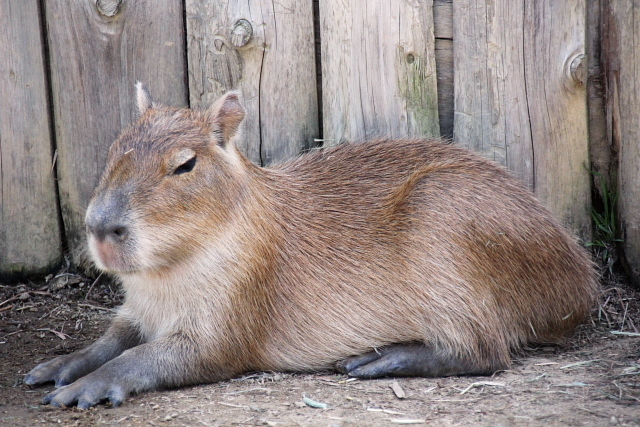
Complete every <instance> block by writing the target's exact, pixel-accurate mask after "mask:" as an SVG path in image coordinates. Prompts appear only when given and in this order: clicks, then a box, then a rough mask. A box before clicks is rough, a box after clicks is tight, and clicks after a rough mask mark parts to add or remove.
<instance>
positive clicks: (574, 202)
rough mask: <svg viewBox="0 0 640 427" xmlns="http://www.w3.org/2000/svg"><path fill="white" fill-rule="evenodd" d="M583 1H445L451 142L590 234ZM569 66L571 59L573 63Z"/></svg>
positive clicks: (581, 233) (580, 232)
mask: <svg viewBox="0 0 640 427" xmlns="http://www.w3.org/2000/svg"><path fill="white" fill-rule="evenodd" d="M585 26H586V9H585V2H584V0H570V1H564V2H553V1H538V2H524V1H523V0H517V1H511V0H499V1H496V2H485V1H482V0H460V1H457V2H454V44H455V46H454V70H455V79H454V80H455V83H454V88H455V89H454V90H455V118H454V140H455V141H457V142H459V143H461V144H463V145H467V146H469V147H471V148H472V149H474V150H477V151H480V152H482V153H484V154H485V155H486V156H487V157H490V158H492V159H494V160H496V161H498V162H500V163H502V164H505V165H506V166H507V167H508V168H509V169H510V170H511V171H512V172H513V173H514V174H515V175H516V176H517V177H519V178H520V179H521V180H522V182H524V183H525V184H526V185H528V186H530V187H531V188H533V189H534V190H535V191H536V193H537V194H538V195H539V196H540V198H541V199H542V200H543V202H544V203H545V204H546V205H547V206H548V207H549V208H550V209H551V210H552V211H553V212H554V213H555V214H556V216H557V217H558V218H559V219H560V220H561V221H563V222H564V223H565V224H567V225H568V226H570V227H571V228H572V229H573V231H575V232H576V233H577V234H578V235H579V236H580V237H581V238H583V239H588V238H589V237H590V229H591V227H590V224H591V221H590V215H589V207H590V186H589V176H588V172H587V170H586V167H585V166H588V161H589V157H588V139H587V126H588V125H587V110H586V108H587V107H586V91H585V85H584V81H578V80H579V78H578V77H575V78H574V77H573V76H572V74H571V72H570V68H571V65H572V64H574V65H576V64H579V58H580V55H581V54H583V53H584V49H585V46H584V42H585ZM574 61H575V62H574Z"/></svg>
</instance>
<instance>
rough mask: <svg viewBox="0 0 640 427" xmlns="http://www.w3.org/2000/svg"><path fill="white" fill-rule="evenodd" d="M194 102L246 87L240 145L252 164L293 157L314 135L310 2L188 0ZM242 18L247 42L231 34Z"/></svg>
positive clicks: (202, 105)
mask: <svg viewBox="0 0 640 427" xmlns="http://www.w3.org/2000/svg"><path fill="white" fill-rule="evenodd" d="M186 8H187V45H188V60H189V87H190V98H191V106H192V107H196V108H206V107H208V106H209V105H210V104H211V103H213V101H215V100H216V99H217V98H218V97H219V96H221V95H222V94H223V93H224V92H226V91H228V90H231V89H238V90H240V92H242V94H243V98H244V99H243V104H244V106H245V108H246V110H247V116H246V119H245V121H244V123H243V131H244V132H243V133H244V137H243V138H242V139H241V140H240V142H239V144H238V146H239V148H240V149H241V151H243V152H244V153H245V154H246V155H247V156H248V157H249V159H251V160H252V161H253V162H254V163H256V164H263V165H265V164H269V163H271V162H274V161H278V160H281V159H285V158H288V157H292V156H294V155H297V154H299V153H300V152H301V151H303V150H306V149H308V148H310V147H312V146H314V138H317V137H318V133H319V131H318V128H319V123H318V102H317V91H316V67H315V48H314V37H313V4H312V2H299V1H296V0H279V1H275V0H245V1H239V2H229V3H228V2H226V1H222V0H216V1H209V0H187V1H186ZM239 20H245V21H246V22H248V23H249V24H250V25H251V28H252V35H251V38H250V39H249V40H248V42H247V44H245V45H242V46H237V45H236V44H234V41H233V34H234V31H237V25H236V23H237V22H238V21H239Z"/></svg>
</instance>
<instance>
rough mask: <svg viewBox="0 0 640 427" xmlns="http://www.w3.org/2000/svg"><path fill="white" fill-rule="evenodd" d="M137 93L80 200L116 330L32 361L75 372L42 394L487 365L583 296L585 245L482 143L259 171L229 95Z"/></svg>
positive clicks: (547, 334) (455, 371) (418, 145)
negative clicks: (113, 287) (475, 147)
mask: <svg viewBox="0 0 640 427" xmlns="http://www.w3.org/2000/svg"><path fill="white" fill-rule="evenodd" d="M138 104H139V106H140V110H141V112H142V117H141V118H140V120H139V121H138V122H137V123H136V124H135V125H133V126H132V127H131V128H129V129H128V130H126V131H125V132H124V133H123V134H122V135H121V136H120V138H119V139H118V140H117V141H116V142H115V143H114V146H113V147H112V148H111V151H110V156H109V163H108V165H107V168H106V170H105V173H104V176H103V178H102V181H101V183H100V185H99V186H98V189H97V190H96V194H95V196H94V199H93V200H92V202H91V204H90V206H89V209H88V212H87V228H88V232H89V245H90V248H91V253H92V255H93V257H94V259H95V261H96V264H97V266H98V267H99V268H101V269H103V270H105V271H108V272H111V273H114V274H116V275H118V276H119V277H120V278H121V281H122V283H123V286H124V289H125V291H126V300H125V303H124V305H123V307H122V308H121V310H120V312H119V314H118V315H117V317H116V319H115V320H114V323H113V326H112V327H111V328H110V330H109V331H108V332H107V334H106V335H105V337H103V338H102V339H101V340H99V341H98V342H96V343H95V344H93V345H92V346H90V347H88V348H87V349H85V350H83V351H81V352H79V353H76V354H73V355H69V356H63V357H62V358H59V359H56V360H54V361H52V362H49V363H47V364H43V365H41V366H39V367H37V368H36V369H34V370H33V371H32V372H31V373H30V374H29V375H28V376H27V378H26V382H28V383H31V384H36V383H41V382H45V381H56V383H57V384H58V385H65V384H69V383H72V384H71V385H69V386H67V387H63V388H60V389H58V390H57V391H56V392H54V393H53V394H52V395H50V396H49V397H48V398H47V399H46V401H47V402H51V403H54V404H57V405H71V404H75V403H77V404H78V405H79V406H81V407H88V406H91V405H94V404H96V403H98V402H99V401H101V400H104V399H110V400H111V401H112V402H114V403H116V404H117V403H120V402H121V401H122V399H123V398H124V397H125V396H126V395H127V394H128V393H131V392H136V391H142V390H146V389H152V388H159V387H173V386H180V385H185V384H193V383H202V382H212V381H217V380H222V379H228V378H231V377H233V376H236V375H239V374H241V373H243V372H247V371H260V370H286V371H292V370H293V371H313V370H319V369H327V368H333V367H336V363H337V368H338V369H339V370H341V371H342V372H345V373H348V374H350V375H353V376H358V377H376V376H382V375H423V376H441V375H461V374H489V373H492V372H495V371H496V370H499V369H504V368H506V367H508V366H509V363H510V352H511V351H512V350H513V349H515V348H518V347H519V346H521V345H522V344H524V343H527V342H553V341H558V340H559V339H561V338H562V337H563V336H565V335H566V334H567V333H568V332H570V331H571V330H572V329H573V328H574V326H575V325H576V324H578V323H579V322H580V321H582V320H583V319H584V317H585V316H586V314H587V313H588V312H589V310H590V308H591V303H592V300H593V297H594V294H595V291H596V275H595V273H594V270H593V267H592V265H591V262H590V260H589V258H588V256H587V255H586V253H585V252H584V251H583V250H582V248H581V247H579V246H578V245H577V244H576V243H575V242H574V240H573V239H572V238H571V236H570V235H569V234H568V233H567V232H566V231H565V230H564V229H563V227H562V226H560V225H559V224H558V223H557V222H556V221H555V220H554V219H553V218H552V216H551V214H550V213H549V212H548V211H547V210H546V209H545V208H543V207H542V206H541V204H540V203H539V202H538V201H537V200H536V199H535V198H534V197H533V196H532V195H531V193H530V192H529V191H527V190H526V189H524V188H522V187H521V186H520V184H518V183H516V182H515V181H514V180H513V178H511V177H510V176H509V175H508V174H507V173H506V172H505V171H504V170H503V169H502V168H501V167H499V166H497V165H495V164H493V163H491V162H489V161H486V160H484V159H482V158H481V157H479V156H478V155H476V154H473V153H470V152H468V151H465V150H462V149H459V148H456V147H452V146H450V145H446V144H443V143H441V142H439V141H428V140H379V141H374V142H368V143H359V144H343V145H341V146H338V147H335V148H330V149H323V150H316V151H313V152H311V153H308V154H306V155H303V156H301V157H300V158H298V159H295V160H292V161H289V162H286V163H283V164H281V165H278V166H274V167H271V168H258V167H256V166H254V165H252V164H251V163H249V162H248V161H247V160H246V159H245V158H244V157H242V156H241V155H240V154H239V153H238V152H237V150H236V149H235V147H234V145H233V139H234V138H235V137H236V131H237V128H238V126H239V124H240V122H241V120H242V118H243V117H244V111H243V110H242V107H241V106H240V104H239V102H238V98H237V95H236V94H234V93H230V94H227V95H226V96H225V97H223V98H222V99H221V100H220V101H219V102H218V103H217V104H216V105H215V106H214V107H212V109H210V110H209V111H206V112H197V111H191V110H174V109H169V108H166V107H158V106H155V105H153V104H151V102H150V100H149V99H148V95H147V94H146V92H144V90H143V89H141V88H139V92H138ZM85 375H86V376H85ZM81 377H82V378H81ZM78 378H80V379H78ZM74 381H75V382H74ZM96 384H98V385H96Z"/></svg>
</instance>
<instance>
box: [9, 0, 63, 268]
mask: <svg viewBox="0 0 640 427" xmlns="http://www.w3.org/2000/svg"><path fill="white" fill-rule="evenodd" d="M39 14H40V12H39V8H38V1H37V0H24V1H12V2H3V3H2V4H0V58H2V60H0V99H2V103H3V107H2V112H1V113H0V277H2V276H5V277H6V276H16V275H20V274H22V273H28V274H35V273H43V272H47V271H48V270H50V269H52V268H54V267H55V266H56V264H57V263H59V262H60V260H61V258H62V252H61V238H60V224H59V222H58V211H57V202H56V191H55V173H53V167H52V144H51V127H50V120H49V107H48V102H47V90H46V79H45V68H44V59H43V53H44V49H43V41H42V36H41V32H40V28H41V27H40V16H39Z"/></svg>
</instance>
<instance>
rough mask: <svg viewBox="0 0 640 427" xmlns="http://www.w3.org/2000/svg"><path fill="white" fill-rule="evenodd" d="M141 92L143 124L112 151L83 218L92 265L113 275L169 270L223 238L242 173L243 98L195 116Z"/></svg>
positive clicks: (233, 96) (232, 97) (231, 96)
mask: <svg viewBox="0 0 640 427" xmlns="http://www.w3.org/2000/svg"><path fill="white" fill-rule="evenodd" d="M136 89H137V94H136V101H137V106H138V110H139V113H140V117H139V119H138V120H137V122H135V123H134V124H133V125H131V126H130V127H129V128H127V129H126V130H124V131H123V132H122V133H121V134H120V136H119V137H118V138H117V140H116V141H115V142H114V143H113V145H112V146H111V148H110V150H109V155H108V160H107V165H106V168H105V170H104V172H103V175H102V178H101V180H100V182H99V184H98V187H97V188H96V190H95V193H94V195H93V198H92V199H91V202H90V203H89V206H88V208H87V213H86V217H85V223H86V228H87V234H88V244H89V250H90V252H91V256H92V258H93V260H94V262H95V263H96V265H97V267H98V268H100V269H102V270H104V271H107V272H110V273H115V274H132V273H136V272H141V271H144V270H150V269H162V268H164V267H169V266H171V265H173V264H175V263H176V262H180V261H181V260H184V259H185V258H187V257H189V255H190V254H192V253H193V251H195V250H197V248H199V247H201V245H202V244H203V243H204V239H205V238H206V236H211V234H212V233H213V234H215V233H217V232H223V230H224V229H225V227H224V224H225V222H226V221H228V220H229V218H230V213H231V211H232V210H233V209H234V207H235V205H236V201H237V199H238V197H239V194H238V193H239V191H240V190H239V188H240V187H239V185H240V182H241V181H242V177H243V173H244V172H243V166H242V165H243V162H244V159H243V158H242V157H241V156H240V154H239V153H238V152H237V150H236V149H235V147H234V146H233V140H234V138H236V136H237V133H238V128H239V126H240V123H241V122H242V119H243V118H244V109H243V108H242V106H241V104H240V101H239V95H238V93H236V92H229V93H227V94H226V95H224V96H223V97H222V98H221V99H220V100H218V101H217V102H216V103H215V104H214V105H213V106H212V107H211V108H209V109H208V110H206V111H194V110H189V109H174V108H168V107H164V106H160V105H157V104H155V103H153V102H152V101H151V98H150V96H149V93H148V92H147V90H146V89H145V88H144V87H143V85H142V84H140V83H138V84H137V85H136Z"/></svg>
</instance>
